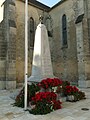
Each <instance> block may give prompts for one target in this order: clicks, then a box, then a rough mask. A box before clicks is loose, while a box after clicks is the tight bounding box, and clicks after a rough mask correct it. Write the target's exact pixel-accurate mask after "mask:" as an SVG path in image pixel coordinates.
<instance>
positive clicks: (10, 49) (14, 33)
mask: <svg viewBox="0 0 90 120" xmlns="http://www.w3.org/2000/svg"><path fill="white" fill-rule="evenodd" d="M40 15H42V16H43V23H44V24H45V25H46V27H47V31H48V38H49V44H50V52H51V61H52V66H53V72H54V75H55V76H57V77H59V78H61V79H62V80H67V81H70V82H71V83H72V84H74V85H78V86H79V87H90V0H61V1H60V2H58V3H57V4H55V5H54V6H53V7H51V8H50V7H48V6H46V5H44V4H42V3H40V2H38V1H36V0H28V77H29V76H30V75H31V67H32V57H33V48H34V35H35V30H36V27H37V25H38V24H39V16H40ZM24 62H25V0H0V89H11V88H16V87H19V86H21V85H22V84H23V82H24Z"/></svg>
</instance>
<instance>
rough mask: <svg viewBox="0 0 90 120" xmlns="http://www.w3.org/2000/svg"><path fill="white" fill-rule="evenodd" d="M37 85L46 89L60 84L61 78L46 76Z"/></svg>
mask: <svg viewBox="0 0 90 120" xmlns="http://www.w3.org/2000/svg"><path fill="white" fill-rule="evenodd" d="M38 85H39V86H40V87H42V88H44V89H47V88H49V87H55V86H59V85H62V80H60V79H58V78H47V79H44V80H42V81H41V82H40V83H39V84H38Z"/></svg>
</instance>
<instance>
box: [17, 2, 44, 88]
mask: <svg viewBox="0 0 90 120" xmlns="http://www.w3.org/2000/svg"><path fill="white" fill-rule="evenodd" d="M21 6H22V9H21ZM44 14H46V13H44V11H43V10H41V9H38V8H36V7H34V6H31V5H29V6H28V21H29V20H30V17H32V18H33V19H34V30H36V27H37V25H38V24H39V16H40V15H44ZM16 26H17V36H16V80H17V83H18V86H20V85H21V84H22V82H24V64H25V63H24V60H25V4H24V2H21V1H20V0H17V1H16ZM28 27H30V24H29V22H28ZM28 30H29V29H28ZM29 43H30V31H28V77H29V76H30V75H31V66H32V59H33V48H30V45H29Z"/></svg>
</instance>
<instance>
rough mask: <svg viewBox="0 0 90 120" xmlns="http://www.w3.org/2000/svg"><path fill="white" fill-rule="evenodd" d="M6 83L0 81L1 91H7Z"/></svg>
mask: <svg viewBox="0 0 90 120" xmlns="http://www.w3.org/2000/svg"><path fill="white" fill-rule="evenodd" d="M5 85H6V84H5V81H0V90H2V89H5V87H6V86H5Z"/></svg>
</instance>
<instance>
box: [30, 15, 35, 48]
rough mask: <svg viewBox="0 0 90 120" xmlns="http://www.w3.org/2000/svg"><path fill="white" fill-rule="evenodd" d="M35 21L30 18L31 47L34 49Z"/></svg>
mask: <svg viewBox="0 0 90 120" xmlns="http://www.w3.org/2000/svg"><path fill="white" fill-rule="evenodd" d="M34 34H35V32H34V19H33V18H32V17H30V47H31V48H33V47H34Z"/></svg>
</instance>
